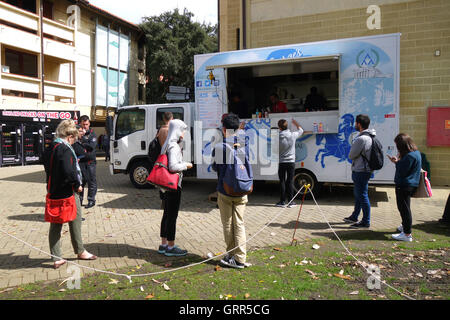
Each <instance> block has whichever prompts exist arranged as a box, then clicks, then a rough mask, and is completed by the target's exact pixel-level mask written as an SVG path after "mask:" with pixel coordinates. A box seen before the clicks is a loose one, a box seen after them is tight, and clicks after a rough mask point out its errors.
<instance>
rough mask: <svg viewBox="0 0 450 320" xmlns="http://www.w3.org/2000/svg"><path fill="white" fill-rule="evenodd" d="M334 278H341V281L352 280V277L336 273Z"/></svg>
mask: <svg viewBox="0 0 450 320" xmlns="http://www.w3.org/2000/svg"><path fill="white" fill-rule="evenodd" d="M334 276H335V277H338V278H341V279H345V280H350V276H344V275H342V274H339V273H335V274H334Z"/></svg>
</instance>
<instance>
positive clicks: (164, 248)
mask: <svg viewBox="0 0 450 320" xmlns="http://www.w3.org/2000/svg"><path fill="white" fill-rule="evenodd" d="M166 250H167V245H165V246H164V245H162V244H160V245H159V248H158V253H160V254H164V253H166Z"/></svg>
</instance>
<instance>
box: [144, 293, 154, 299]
mask: <svg viewBox="0 0 450 320" xmlns="http://www.w3.org/2000/svg"><path fill="white" fill-rule="evenodd" d="M154 297H155V296H154V295H153V294H152V293H151V294H149V295H148V296H146V297H145V299H153V298H154Z"/></svg>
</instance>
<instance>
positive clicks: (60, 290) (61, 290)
mask: <svg viewBox="0 0 450 320" xmlns="http://www.w3.org/2000/svg"><path fill="white" fill-rule="evenodd" d="M64 291H66V289H59V290H58V292H64Z"/></svg>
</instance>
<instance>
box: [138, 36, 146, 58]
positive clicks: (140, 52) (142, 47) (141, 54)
mask: <svg viewBox="0 0 450 320" xmlns="http://www.w3.org/2000/svg"><path fill="white" fill-rule="evenodd" d="M144 52H145V42H144V40H139V42H138V59H139V60H141V61H142V60H144V55H145V54H144Z"/></svg>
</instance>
